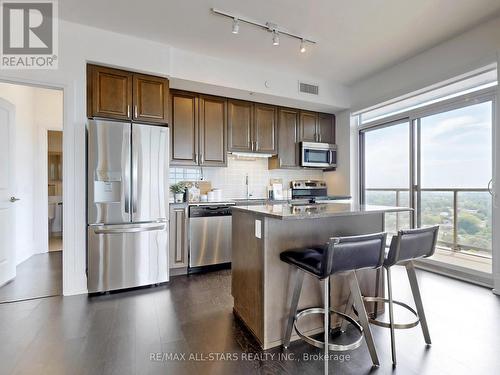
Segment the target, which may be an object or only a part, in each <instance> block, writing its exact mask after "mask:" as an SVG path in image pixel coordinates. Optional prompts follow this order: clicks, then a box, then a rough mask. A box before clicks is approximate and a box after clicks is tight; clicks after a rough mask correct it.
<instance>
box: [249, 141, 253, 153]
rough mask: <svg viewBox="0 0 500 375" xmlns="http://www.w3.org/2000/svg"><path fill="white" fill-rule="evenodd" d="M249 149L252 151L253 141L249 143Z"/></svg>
mask: <svg viewBox="0 0 500 375" xmlns="http://www.w3.org/2000/svg"><path fill="white" fill-rule="evenodd" d="M250 149H251V150H252V151H253V141H250Z"/></svg>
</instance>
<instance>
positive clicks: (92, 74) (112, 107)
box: [87, 64, 168, 124]
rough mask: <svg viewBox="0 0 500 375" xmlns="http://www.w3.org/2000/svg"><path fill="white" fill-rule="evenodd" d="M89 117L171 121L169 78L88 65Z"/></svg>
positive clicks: (159, 122) (162, 122) (164, 122)
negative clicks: (169, 116)
mask: <svg viewBox="0 0 500 375" xmlns="http://www.w3.org/2000/svg"><path fill="white" fill-rule="evenodd" d="M87 116H88V117H105V118H112V119H117V120H130V121H140V122H147V123H158V124H167V123H168V79H166V78H162V77H155V76H150V75H145V74H138V73H133V72H128V71H125V70H120V69H113V68H107V67H104V66H98V65H91V64H88V65H87Z"/></svg>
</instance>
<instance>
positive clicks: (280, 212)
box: [232, 203, 412, 220]
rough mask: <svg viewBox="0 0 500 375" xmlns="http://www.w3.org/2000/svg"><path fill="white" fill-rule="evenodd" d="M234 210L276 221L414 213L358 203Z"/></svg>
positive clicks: (409, 209) (264, 206) (249, 207)
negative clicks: (403, 212) (386, 213)
mask: <svg viewBox="0 0 500 375" xmlns="http://www.w3.org/2000/svg"><path fill="white" fill-rule="evenodd" d="M232 210H236V211H244V212H249V213H254V214H258V215H262V216H267V217H271V218H275V219H281V220H289V219H315V218H324V217H334V216H351V215H365V214H371V213H385V212H402V211H412V209H411V208H409V207H395V206H373V205H359V204H356V203H324V204H320V203H316V204H310V205H292V204H273V205H260V206H234V207H233V208H232Z"/></svg>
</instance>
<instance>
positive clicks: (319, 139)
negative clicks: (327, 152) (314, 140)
mask: <svg viewBox="0 0 500 375" xmlns="http://www.w3.org/2000/svg"><path fill="white" fill-rule="evenodd" d="M318 142H321V133H318Z"/></svg>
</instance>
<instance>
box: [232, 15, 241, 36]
mask: <svg viewBox="0 0 500 375" xmlns="http://www.w3.org/2000/svg"><path fill="white" fill-rule="evenodd" d="M231 32H232V33H233V34H238V33H239V32H240V21H238V19H237V18H236V17H234V19H233V30H232V31H231Z"/></svg>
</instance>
